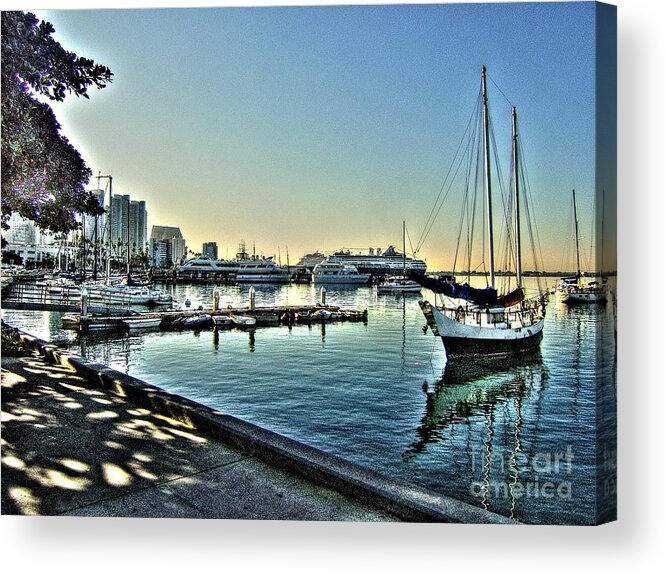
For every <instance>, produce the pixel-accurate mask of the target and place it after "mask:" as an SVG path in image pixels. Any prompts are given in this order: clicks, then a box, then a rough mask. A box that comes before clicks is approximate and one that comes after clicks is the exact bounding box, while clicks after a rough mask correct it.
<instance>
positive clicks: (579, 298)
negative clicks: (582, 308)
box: [559, 291, 606, 305]
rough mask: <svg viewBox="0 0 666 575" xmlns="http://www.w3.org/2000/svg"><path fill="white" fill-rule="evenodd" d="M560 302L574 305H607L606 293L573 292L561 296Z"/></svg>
mask: <svg viewBox="0 0 666 575" xmlns="http://www.w3.org/2000/svg"><path fill="white" fill-rule="evenodd" d="M559 297H560V301H562V302H563V303H566V304H569V305H572V304H579V303H606V294H605V293H604V292H589V291H588V292H585V291H572V292H568V293H566V292H565V293H560V294H559Z"/></svg>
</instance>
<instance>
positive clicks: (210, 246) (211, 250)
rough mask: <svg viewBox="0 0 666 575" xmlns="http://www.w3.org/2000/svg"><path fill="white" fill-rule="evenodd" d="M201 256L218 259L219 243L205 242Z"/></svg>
mask: <svg viewBox="0 0 666 575" xmlns="http://www.w3.org/2000/svg"><path fill="white" fill-rule="evenodd" d="M201 255H203V256H205V257H208V258H210V259H212V260H216V259H217V242H204V245H203V249H202V250H201Z"/></svg>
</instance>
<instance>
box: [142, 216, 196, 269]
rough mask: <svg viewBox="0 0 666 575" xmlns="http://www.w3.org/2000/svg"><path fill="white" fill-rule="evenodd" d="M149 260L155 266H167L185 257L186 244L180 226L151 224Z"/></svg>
mask: <svg viewBox="0 0 666 575" xmlns="http://www.w3.org/2000/svg"><path fill="white" fill-rule="evenodd" d="M149 243H150V261H151V263H152V265H154V266H156V267H167V266H171V265H174V264H175V263H177V262H180V261H181V260H182V259H183V258H185V257H187V245H186V243H185V238H183V234H181V233H180V228H176V227H172V226H153V228H152V230H151V232H150V242H149Z"/></svg>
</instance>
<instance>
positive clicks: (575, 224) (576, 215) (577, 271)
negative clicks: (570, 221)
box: [571, 190, 580, 277]
mask: <svg viewBox="0 0 666 575" xmlns="http://www.w3.org/2000/svg"><path fill="white" fill-rule="evenodd" d="M571 193H572V194H573V206H574V226H575V228H576V277H580V250H579V249H578V213H577V212H576V190H571Z"/></svg>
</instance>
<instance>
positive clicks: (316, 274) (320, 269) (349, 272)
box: [312, 258, 370, 284]
mask: <svg viewBox="0 0 666 575" xmlns="http://www.w3.org/2000/svg"><path fill="white" fill-rule="evenodd" d="M312 281H314V282H315V283H334V284H367V283H369V281H370V274H366V273H363V274H362V273H359V271H358V269H357V268H356V266H352V265H348V264H343V263H340V262H336V261H331V259H330V258H327V259H325V260H324V261H322V262H321V263H319V264H317V265H316V266H315V267H314V269H313V270H312Z"/></svg>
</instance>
